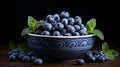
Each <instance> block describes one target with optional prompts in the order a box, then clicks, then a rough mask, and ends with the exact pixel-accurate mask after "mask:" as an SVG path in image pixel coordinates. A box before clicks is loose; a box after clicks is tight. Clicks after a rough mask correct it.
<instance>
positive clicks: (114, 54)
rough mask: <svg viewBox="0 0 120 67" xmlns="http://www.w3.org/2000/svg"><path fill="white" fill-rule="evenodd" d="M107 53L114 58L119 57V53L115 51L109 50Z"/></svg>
mask: <svg viewBox="0 0 120 67" xmlns="http://www.w3.org/2000/svg"><path fill="white" fill-rule="evenodd" d="M107 51H108V52H111V53H112V55H113V56H114V57H117V56H118V55H119V53H118V52H117V51H115V50H112V49H109V50H107Z"/></svg>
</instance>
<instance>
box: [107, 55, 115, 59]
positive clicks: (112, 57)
mask: <svg viewBox="0 0 120 67" xmlns="http://www.w3.org/2000/svg"><path fill="white" fill-rule="evenodd" d="M107 57H109V60H114V59H115V57H114V55H112V54H110V55H107Z"/></svg>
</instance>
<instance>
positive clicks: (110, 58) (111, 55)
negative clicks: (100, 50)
mask: <svg viewBox="0 0 120 67" xmlns="http://www.w3.org/2000/svg"><path fill="white" fill-rule="evenodd" d="M104 54H105V55H106V56H107V57H109V60H114V59H115V57H114V55H113V54H112V52H111V51H108V50H107V51H106V52H105V53H104Z"/></svg>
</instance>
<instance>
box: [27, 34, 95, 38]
mask: <svg viewBox="0 0 120 67" xmlns="http://www.w3.org/2000/svg"><path fill="white" fill-rule="evenodd" d="M28 35H29V36H34V37H45V38H85V37H93V36H94V35H93V34H90V35H82V36H48V35H39V34H33V33H29V34H28Z"/></svg>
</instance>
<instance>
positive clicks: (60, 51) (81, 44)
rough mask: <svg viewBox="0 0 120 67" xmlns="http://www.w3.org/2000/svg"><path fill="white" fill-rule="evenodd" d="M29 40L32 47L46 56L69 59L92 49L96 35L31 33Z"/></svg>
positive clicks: (62, 59) (63, 59)
mask: <svg viewBox="0 0 120 67" xmlns="http://www.w3.org/2000/svg"><path fill="white" fill-rule="evenodd" d="M27 41H28V44H29V46H30V48H31V49H32V50H33V51H34V52H35V53H37V54H39V55H40V56H42V57H44V58H47V59H52V60H57V61H69V60H74V59H76V58H78V57H79V56H80V55H82V54H84V53H85V52H87V51H88V50H90V49H91V48H92V46H93V44H94V41H95V36H93V35H84V36H46V35H37V34H31V33H29V34H28V36H27Z"/></svg>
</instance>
